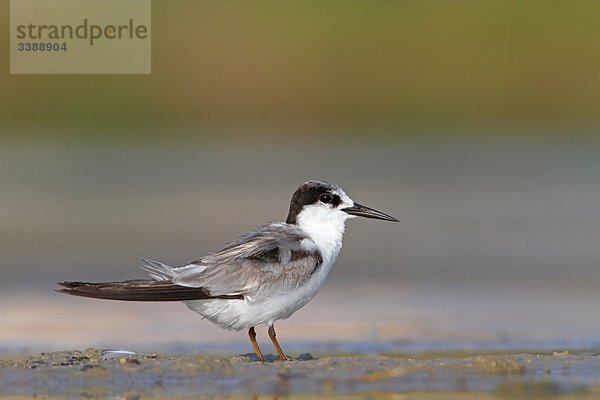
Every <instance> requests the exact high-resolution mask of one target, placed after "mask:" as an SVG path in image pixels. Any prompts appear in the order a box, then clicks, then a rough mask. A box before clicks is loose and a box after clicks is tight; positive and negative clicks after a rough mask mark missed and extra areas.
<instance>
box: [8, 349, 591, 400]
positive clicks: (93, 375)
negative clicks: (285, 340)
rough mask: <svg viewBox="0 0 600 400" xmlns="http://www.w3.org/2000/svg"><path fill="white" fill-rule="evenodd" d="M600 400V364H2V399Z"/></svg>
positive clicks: (82, 357)
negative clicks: (582, 399)
mask: <svg viewBox="0 0 600 400" xmlns="http://www.w3.org/2000/svg"><path fill="white" fill-rule="evenodd" d="M398 394H402V395H403V396H408V397H403V398H415V399H417V398H423V399H437V398H452V396H454V395H456V396H458V395H460V396H459V397H457V398H469V397H466V396H470V395H473V396H475V395H476V396H477V397H473V398H483V399H485V398H524V399H525V398H597V397H598V396H600V355H598V354H597V353H592V352H579V353H569V352H561V353H549V354H536V353H522V354H464V353H460V354H452V353H445V354H444V353H441V354H422V355H419V356H416V357H411V356H410V355H387V356H365V355H360V356H354V355H348V356H313V355H310V354H303V355H301V356H299V357H297V358H294V359H292V360H291V361H289V362H283V363H282V362H279V361H277V360H276V357H275V356H272V355H271V356H268V357H267V362H265V363H259V362H258V361H257V360H256V357H255V356H254V355H253V354H246V355H239V356H217V355H164V354H145V355H140V354H123V353H115V352H106V351H102V350H99V349H87V350H83V351H79V350H74V351H64V352H51V353H39V354H33V355H26V356H24V355H15V356H6V355H5V356H0V398H5V399H6V398H14V397H23V396H25V397H33V396H36V397H43V398H65V397H87V398H105V397H119V398H155V397H163V398H164V397H167V398H192V397H193V398H198V397H200V398H202V397H205V398H213V397H216V398H219V397H227V398H257V397H256V396H259V397H258V398H277V397H285V398H331V397H333V398H336V397H337V398H348V399H354V398H395V397H394V396H396V395H398Z"/></svg>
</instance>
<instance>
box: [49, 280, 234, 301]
mask: <svg viewBox="0 0 600 400" xmlns="http://www.w3.org/2000/svg"><path fill="white" fill-rule="evenodd" d="M58 284H59V285H60V286H63V287H64V288H65V289H59V290H57V292H59V293H65V294H71V295H74V296H81V297H91V298H94V299H106V300H125V301H185V300H207V299H232V300H233V299H239V300H243V299H244V296H241V295H224V296H212V295H211V294H210V293H209V291H208V290H206V289H204V288H193V287H186V286H180V285H176V284H174V283H172V282H170V281H151V280H131V281H124V282H100V283H91V282H59V283H58Z"/></svg>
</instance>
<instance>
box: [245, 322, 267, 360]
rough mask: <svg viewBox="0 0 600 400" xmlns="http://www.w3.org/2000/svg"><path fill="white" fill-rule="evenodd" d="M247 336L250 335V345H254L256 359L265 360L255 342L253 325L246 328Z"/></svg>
mask: <svg viewBox="0 0 600 400" xmlns="http://www.w3.org/2000/svg"><path fill="white" fill-rule="evenodd" d="M248 336H250V341H251V342H252V347H254V352H255V353H256V357H258V361H260V362H265V359H264V358H263V355H262V353H261V351H260V347H258V343H257V342H256V331H255V330H254V327H252V328H250V329H249V330H248Z"/></svg>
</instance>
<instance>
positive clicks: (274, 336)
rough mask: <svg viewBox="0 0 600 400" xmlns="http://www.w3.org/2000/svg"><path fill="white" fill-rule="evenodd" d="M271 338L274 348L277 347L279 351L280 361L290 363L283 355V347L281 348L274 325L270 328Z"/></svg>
mask: <svg viewBox="0 0 600 400" xmlns="http://www.w3.org/2000/svg"><path fill="white" fill-rule="evenodd" d="M269 337H270V338H271V342H273V346H275V350H277V355H278V356H279V361H288V358H287V357H286V356H285V354H283V351H282V350H281V346H279V343H278V342H277V335H276V334H275V327H274V326H273V325H270V326H269Z"/></svg>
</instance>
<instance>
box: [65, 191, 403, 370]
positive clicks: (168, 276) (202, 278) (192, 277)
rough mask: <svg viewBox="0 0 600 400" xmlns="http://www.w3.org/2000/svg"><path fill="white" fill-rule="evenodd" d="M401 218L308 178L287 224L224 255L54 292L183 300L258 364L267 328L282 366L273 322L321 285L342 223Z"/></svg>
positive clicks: (151, 264) (149, 266) (150, 265)
mask: <svg viewBox="0 0 600 400" xmlns="http://www.w3.org/2000/svg"><path fill="white" fill-rule="evenodd" d="M354 217H365V218H373V219H378V220H384V221H392V222H398V219H396V218H394V217H392V216H390V215H387V214H384V213H382V212H381V211H377V210H375V209H372V208H369V207H366V206H364V205H361V204H359V203H357V202H355V201H354V200H352V199H351V198H350V197H348V195H347V194H346V193H345V192H344V191H343V190H342V189H341V188H340V187H339V186H337V185H334V184H332V183H329V182H326V181H323V180H310V181H308V182H306V183H304V184H302V185H300V186H299V187H298V189H297V190H296V191H295V192H294V194H293V196H292V199H291V201H290V206H289V212H288V215H287V218H286V220H285V222H271V223H267V224H264V225H261V226H259V227H258V228H256V229H254V230H253V231H250V232H248V233H246V234H244V235H242V236H241V237H239V238H238V239H237V240H234V241H232V242H230V243H228V244H226V245H225V246H224V247H223V248H222V249H221V250H219V251H217V252H215V253H210V254H208V255H205V256H203V257H200V258H198V259H196V260H194V261H191V262H189V263H186V264H184V265H182V266H179V267H171V266H169V265H167V264H163V263H161V262H158V261H153V260H148V259H144V258H142V265H141V268H142V269H143V270H145V271H146V272H147V273H148V274H149V276H150V278H151V279H136V280H128V281H122V282H98V283H92V282H59V283H58V284H59V285H60V286H62V288H61V289H58V290H57V292H60V293H65V294H70V295H75V296H81V297H89V298H96V299H108V300H122V301H182V302H184V303H185V304H186V305H187V307H188V308H190V309H191V310H192V311H195V312H196V313H198V314H200V315H201V316H202V317H204V318H205V319H207V320H209V321H210V322H212V323H214V324H216V325H218V326H219V327H221V328H224V329H227V330H233V331H241V330H246V329H247V330H248V336H249V338H250V342H251V344H252V347H253V348H254V352H255V353H256V357H257V359H258V361H260V362H264V357H263V355H262V352H261V350H260V348H259V346H258V343H257V341H256V331H255V327H256V326H261V325H266V326H267V327H268V330H267V332H268V335H269V338H270V339H271V342H272V343H273V346H274V348H275V350H276V351H277V356H278V358H279V360H280V361H287V360H288V357H287V356H286V355H285V354H284V352H283V351H282V349H281V346H280V345H279V342H278V341H277V336H276V332H275V322H276V321H279V320H282V319H286V318H288V317H290V316H291V315H292V314H293V313H294V312H296V311H297V310H299V309H300V308H302V307H303V306H304V305H306V304H307V303H308V302H309V301H310V300H312V299H313V298H314V297H315V295H316V294H317V292H318V291H319V290H320V289H321V288H322V287H323V284H324V283H325V280H326V279H327V276H328V275H329V272H330V271H331V268H332V267H333V264H334V263H335V260H336V258H337V256H338V254H339V253H340V250H341V248H342V239H343V236H344V230H345V223H346V220H348V219H350V218H354Z"/></svg>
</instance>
